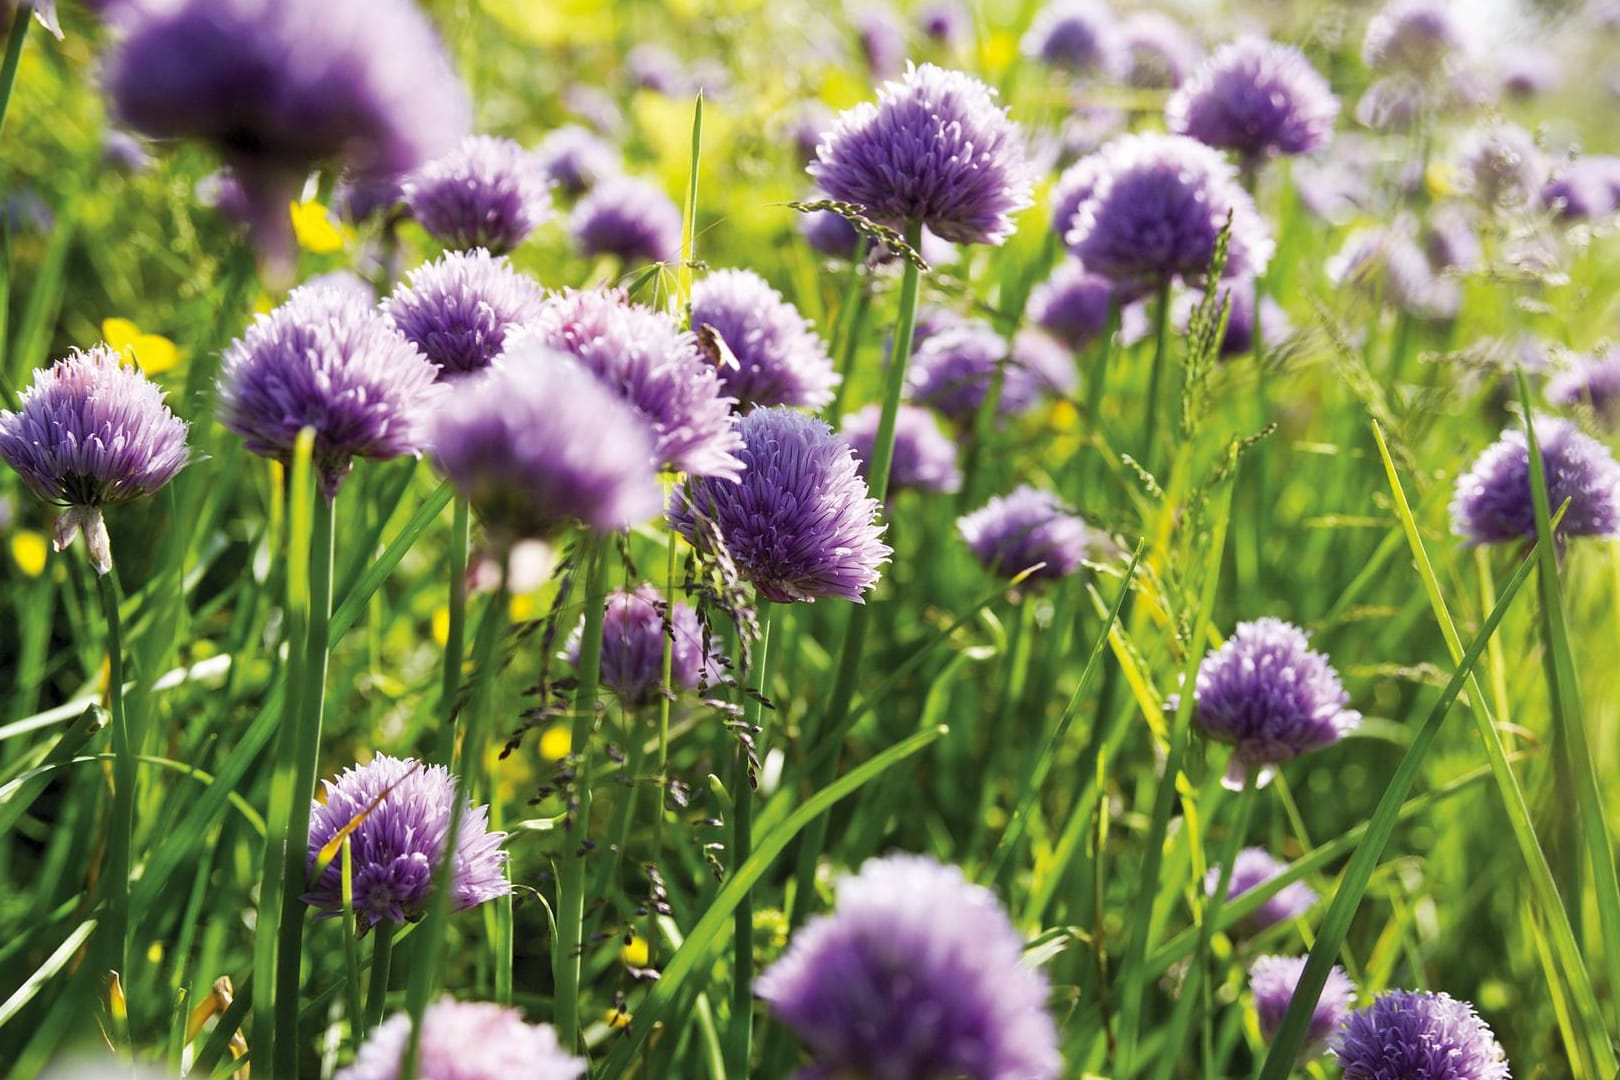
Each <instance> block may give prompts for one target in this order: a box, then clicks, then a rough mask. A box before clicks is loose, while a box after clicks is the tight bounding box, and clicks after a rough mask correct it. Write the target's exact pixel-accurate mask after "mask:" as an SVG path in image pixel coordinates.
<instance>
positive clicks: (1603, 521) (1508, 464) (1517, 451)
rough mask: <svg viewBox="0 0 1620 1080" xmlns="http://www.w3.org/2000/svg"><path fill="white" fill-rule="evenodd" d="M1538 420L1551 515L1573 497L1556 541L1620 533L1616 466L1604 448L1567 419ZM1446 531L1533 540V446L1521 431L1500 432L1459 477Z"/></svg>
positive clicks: (1484, 539)
mask: <svg viewBox="0 0 1620 1080" xmlns="http://www.w3.org/2000/svg"><path fill="white" fill-rule="evenodd" d="M1535 424H1536V439H1537V440H1538V441H1539V442H1540V445H1541V467H1542V470H1543V473H1544V475H1545V476H1546V478H1547V508H1548V510H1549V511H1551V512H1554V513H1556V512H1557V510H1558V508H1559V507H1560V506H1562V505H1563V503H1564V500H1565V499H1568V500H1570V504H1569V509H1568V510H1567V511H1565V513H1564V517H1563V520H1562V521H1560V522H1559V524H1558V534H1557V536H1558V540H1559V542H1560V543H1562V542H1563V541H1565V540H1567V539H1569V538H1570V537H1574V536H1616V535H1620V464H1617V463H1616V462H1615V460H1614V456H1613V455H1612V454H1610V453H1609V448H1608V447H1606V446H1604V445H1603V444H1602V443H1600V442H1598V441H1597V440H1596V439H1594V438H1592V437H1591V436H1590V435H1587V434H1584V433H1583V432H1582V431H1581V430H1580V429H1579V428H1577V427H1576V426H1575V425H1574V424H1572V423H1570V422H1569V421H1568V420H1558V419H1553V418H1547V417H1538V418H1537V419H1536V422H1535ZM1451 531H1452V532H1454V533H1456V534H1457V535H1458V536H1461V537H1462V538H1463V539H1465V540H1467V541H1468V542H1469V543H1470V544H1504V543H1512V542H1515V541H1525V540H1534V539H1535V537H1536V512H1535V504H1534V502H1533V500H1532V496H1531V491H1530V447H1529V442H1528V441H1527V439H1526V438H1525V433H1524V432H1523V431H1520V430H1518V429H1513V430H1510V431H1504V432H1503V433H1502V437H1501V438H1500V439H1498V440H1496V442H1494V443H1492V444H1491V445H1490V446H1488V447H1486V449H1485V452H1484V453H1483V454H1481V455H1480V456H1479V457H1478V459H1476V460H1475V462H1474V465H1473V467H1472V468H1470V469H1469V470H1468V471H1467V472H1466V473H1464V474H1463V475H1462V476H1460V477H1458V478H1457V491H1456V494H1454V495H1453V496H1452V499H1451Z"/></svg>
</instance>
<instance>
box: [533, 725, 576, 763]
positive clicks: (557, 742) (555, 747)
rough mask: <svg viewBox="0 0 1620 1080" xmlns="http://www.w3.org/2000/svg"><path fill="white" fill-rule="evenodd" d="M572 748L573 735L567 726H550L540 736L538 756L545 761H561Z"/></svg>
mask: <svg viewBox="0 0 1620 1080" xmlns="http://www.w3.org/2000/svg"><path fill="white" fill-rule="evenodd" d="M573 748H574V733H573V732H572V731H570V730H569V729H568V725H567V724H552V725H551V726H550V727H548V728H546V731H545V734H543V735H541V736H540V756H541V757H543V758H545V759H546V760H547V761H561V760H562V759H563V758H565V757H567V756H568V751H570V750H572V749H573Z"/></svg>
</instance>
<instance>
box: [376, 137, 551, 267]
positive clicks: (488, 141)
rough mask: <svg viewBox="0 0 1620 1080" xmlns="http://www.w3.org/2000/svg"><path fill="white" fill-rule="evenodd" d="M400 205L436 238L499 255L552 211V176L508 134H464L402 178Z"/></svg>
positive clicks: (449, 243)
mask: <svg viewBox="0 0 1620 1080" xmlns="http://www.w3.org/2000/svg"><path fill="white" fill-rule="evenodd" d="M404 195H405V205H407V206H409V207H410V208H411V215H412V216H413V217H415V218H416V220H417V221H418V222H420V223H421V225H422V227H423V228H424V229H426V230H427V231H428V232H429V233H430V234H431V235H432V236H433V238H434V239H435V240H437V241H439V242H440V243H441V244H443V245H445V246H446V247H449V248H456V249H459V250H462V251H465V250H468V249H469V248H486V249H488V250H489V251H492V252H494V253H495V254H496V255H503V254H505V253H506V252H508V251H511V250H512V249H513V248H515V247H517V246H518V245H519V244H521V243H523V241H525V240H527V239H528V238H529V234H530V233H532V232H534V230H535V229H536V228H537V227H538V226H540V225H542V224H543V223H545V222H546V221H547V220H549V219H550V217H551V212H552V210H551V176H550V174H549V173H547V172H546V168H545V166H544V165H543V164H542V163H541V162H540V159H539V158H538V157H536V156H535V155H534V154H533V153H531V152H530V151H528V150H525V149H524V148H523V147H521V146H519V145H518V144H517V143H515V142H513V141H512V140H511V139H498V138H495V137H494V136H492V135H469V136H468V137H467V138H465V139H463V140H462V141H461V144H460V145H459V146H457V147H456V148H455V149H454V150H451V151H450V152H449V153H448V154H445V155H444V156H443V157H440V158H435V159H434V160H433V161H430V162H428V163H427V164H426V165H423V166H422V167H421V168H420V169H417V170H416V171H415V172H414V173H412V174H411V175H410V176H408V177H406V178H405V183H404Z"/></svg>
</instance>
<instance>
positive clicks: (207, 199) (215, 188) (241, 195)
mask: <svg viewBox="0 0 1620 1080" xmlns="http://www.w3.org/2000/svg"><path fill="white" fill-rule="evenodd" d="M192 190H193V192H194V193H195V194H196V196H197V205H199V206H206V207H208V209H210V210H214V211H217V212H218V213H219V214H220V215H221V216H222V217H224V218H225V219H226V220H227V221H229V222H230V223H231V224H233V225H248V226H251V225H252V224H253V215H254V213H255V211H254V208H253V204H252V202H251V201H250V199H249V197H248V193H247V191H246V190H244V189H243V187H242V184H241V181H239V180H237V179H236V174H235V173H233V172H232V171H231V170H230V169H216V170H214V171H213V172H211V173H209V174H208V175H206V176H204V177H202V178H201V179H199V180H198V181H197V184H196V186H195V187H194V188H193V189H192Z"/></svg>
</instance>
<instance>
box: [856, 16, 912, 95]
mask: <svg viewBox="0 0 1620 1080" xmlns="http://www.w3.org/2000/svg"><path fill="white" fill-rule="evenodd" d="M855 33H856V36H857V37H858V38H859V40H860V46H861V58H862V59H864V60H865V61H866V70H867V71H868V72H869V73H871V75H872V77H873V78H875V79H892V78H894V77H895V76H896V75H898V74H900V69H901V68H902V67H904V66H905V63H906V27H905V24H904V23H902V22H901V21H900V19H899V17H898V16H896V15H895V13H894V12H893V11H891V10H889V9H888V8H884V7H871V8H867V9H865V10H864V11H862V12H861V14H860V15H859V16H857V17H856V20H855Z"/></svg>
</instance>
